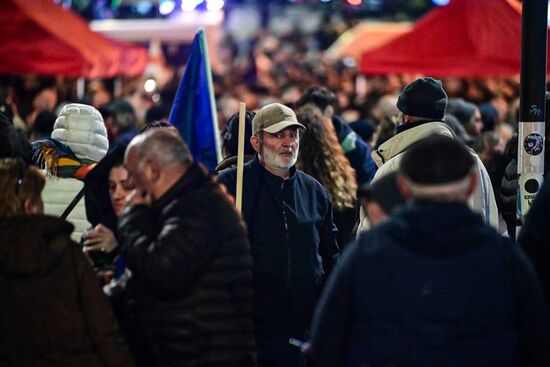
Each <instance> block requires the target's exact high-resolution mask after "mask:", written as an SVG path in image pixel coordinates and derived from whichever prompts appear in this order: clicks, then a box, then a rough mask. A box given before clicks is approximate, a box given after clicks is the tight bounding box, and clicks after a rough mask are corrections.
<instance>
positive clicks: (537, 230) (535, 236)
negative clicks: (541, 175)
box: [518, 177, 550, 305]
mask: <svg viewBox="0 0 550 367" xmlns="http://www.w3.org/2000/svg"><path fill="white" fill-rule="evenodd" d="M549 239H550V178H548V177H546V179H545V180H544V182H543V184H542V187H541V189H540V191H539V192H538V193H537V197H536V199H535V201H534V202H533V206H531V208H530V209H529V212H528V213H527V215H526V216H525V222H524V224H523V226H522V227H521V231H520V232H519V236H518V242H519V243H520V244H521V247H522V248H523V249H524V250H525V252H526V253H527V255H528V256H529V257H530V258H531V260H532V261H533V264H534V265H535V269H536V270H537V272H538V274H539V277H540V280H541V281H542V285H543V288H544V293H545V296H546V301H547V302H550V246H549V244H550V241H549ZM549 305H550V303H549Z"/></svg>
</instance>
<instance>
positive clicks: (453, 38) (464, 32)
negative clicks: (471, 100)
mask: <svg viewBox="0 0 550 367" xmlns="http://www.w3.org/2000/svg"><path fill="white" fill-rule="evenodd" d="M509 1H510V0H451V2H450V4H449V5H446V6H442V7H439V8H436V9H434V10H432V11H431V12H430V13H428V14H427V15H426V16H424V17H423V18H422V19H420V20H419V21H418V22H417V23H416V24H415V26H414V28H413V29H412V30H411V31H410V32H408V33H405V34H403V35H402V36H400V37H398V38H396V39H394V40H392V41H390V42H388V43H387V44H384V45H382V46H381V47H379V48H376V49H374V50H371V51H368V52H366V53H365V54H363V56H362V58H361V62H360V69H361V71H362V72H363V73H365V74H388V73H420V74H424V75H433V76H457V77H502V76H514V75H518V74H519V72H520V62H521V13H520V11H519V8H518V6H517V4H511V3H509Z"/></svg>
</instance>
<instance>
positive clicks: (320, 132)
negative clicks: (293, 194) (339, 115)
mask: <svg viewBox="0 0 550 367" xmlns="http://www.w3.org/2000/svg"><path fill="white" fill-rule="evenodd" d="M298 121H300V122H301V123H302V124H304V125H305V126H306V131H305V132H303V133H302V135H301V136H300V154H299V156H298V162H297V163H296V166H297V167H298V168H299V169H300V170H302V171H304V172H306V173H307V174H309V175H311V176H313V177H314V178H315V179H316V180H317V181H319V182H320V183H321V185H323V187H324V188H325V189H326V190H327V191H328V193H329V194H330V196H331V197H332V203H333V205H334V208H335V209H336V210H338V211H340V210H343V209H344V208H353V207H354V205H355V202H356V201H357V179H356V177H355V171H354V170H353V168H351V165H350V163H349V161H348V159H347V158H346V156H345V155H344V151H343V150H342V148H341V147H340V144H339V143H338V138H337V137H336V132H335V131H334V127H333V126H332V122H331V121H330V120H328V119H327V118H325V117H323V116H322V115H321V114H319V113H318V112H314V111H312V110H306V111H304V112H302V113H300V114H299V115H298Z"/></svg>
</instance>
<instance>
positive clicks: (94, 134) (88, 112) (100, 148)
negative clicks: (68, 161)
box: [51, 103, 109, 162]
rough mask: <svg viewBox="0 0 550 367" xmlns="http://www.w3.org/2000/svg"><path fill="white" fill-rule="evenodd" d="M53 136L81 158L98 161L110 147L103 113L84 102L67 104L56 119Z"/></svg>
mask: <svg viewBox="0 0 550 367" xmlns="http://www.w3.org/2000/svg"><path fill="white" fill-rule="evenodd" d="M51 137H52V138H53V139H56V140H58V141H59V142H61V143H63V144H66V145H68V146H69V147H70V148H71V150H72V151H73V152H74V154H75V155H76V156H77V157H78V158H79V159H88V160H91V161H94V162H98V161H100V160H101V158H103V157H104V156H105V154H106V153H107V150H108V149H109V140H108V139H107V129H106V128H105V124H104V122H103V118H102V117H101V114H100V113H99V111H98V110H96V109H95V108H94V107H92V106H88V105H84V104H79V103H71V104H68V105H65V106H64V107H63V108H62V109H61V111H60V112H59V116H58V117H57V120H56V121H55V124H54V126H53V132H52V135H51Z"/></svg>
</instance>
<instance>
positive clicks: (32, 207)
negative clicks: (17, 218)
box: [23, 198, 44, 214]
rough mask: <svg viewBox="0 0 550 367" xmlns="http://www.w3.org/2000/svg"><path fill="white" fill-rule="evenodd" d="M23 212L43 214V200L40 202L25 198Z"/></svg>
mask: <svg viewBox="0 0 550 367" xmlns="http://www.w3.org/2000/svg"><path fill="white" fill-rule="evenodd" d="M23 212H24V213H25V214H42V213H43V212H44V206H43V203H42V200H40V201H39V202H38V203H33V201H32V200H31V199H30V198H28V199H25V201H24V202H23Z"/></svg>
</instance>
